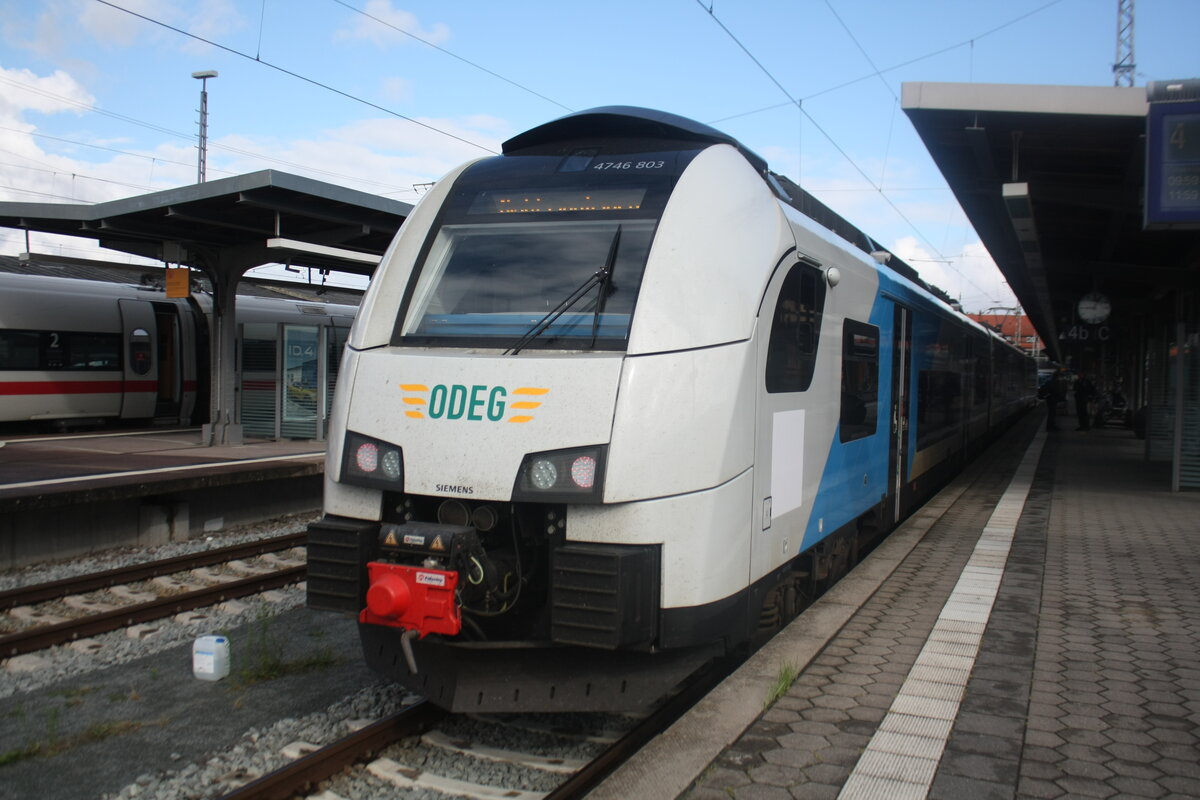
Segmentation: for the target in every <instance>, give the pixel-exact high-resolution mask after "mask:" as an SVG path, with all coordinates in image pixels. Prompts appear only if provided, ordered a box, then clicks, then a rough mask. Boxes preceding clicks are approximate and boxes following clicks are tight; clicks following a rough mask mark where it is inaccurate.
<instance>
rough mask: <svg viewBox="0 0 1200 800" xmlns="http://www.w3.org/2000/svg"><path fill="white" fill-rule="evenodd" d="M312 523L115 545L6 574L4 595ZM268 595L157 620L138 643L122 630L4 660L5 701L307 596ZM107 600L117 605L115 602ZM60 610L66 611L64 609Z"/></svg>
mask: <svg viewBox="0 0 1200 800" xmlns="http://www.w3.org/2000/svg"><path fill="white" fill-rule="evenodd" d="M314 518H315V515H312V514H305V515H294V516H288V517H283V518H280V519H276V520H269V521H266V522H261V523H256V524H254V525H245V526H240V527H238V528H234V529H230V530H229V531H228V532H226V533H222V534H213V535H207V536H205V537H204V538H202V539H193V540H190V541H187V542H172V543H170V544H165V545H161V546H159V547H154V548H114V549H112V550H108V551H105V552H103V553H100V554H96V555H92V556H88V557H86V558H83V559H78V560H72V561H67V562H62V563H55V564H39V565H36V566H30V567H24V568H21V569H15V570H8V571H6V572H3V573H0V590H6V589H14V588H17V587H21V586H29V585H32V584H37V583H47V582H50V581H56V580H62V579H64V578H70V577H75V576H77V575H85V574H89V573H92V572H101V571H104V570H110V569H117V568H119V567H126V566H131V565H133V564H142V563H146V562H150V561H160V560H164V559H167V558H174V557H176V556H182V555H190V554H193V553H198V552H204V551H206V550H216V549H218V548H221V547H228V546H230V545H234V544H241V543H244V542H250V541H256V540H258V539H268V538H271V537H273V536H282V535H284V534H288V533H299V532H300V531H303V530H304V528H305V526H306V525H307V524H308V522H309V521H311V520H312V519H314ZM103 595H104V593H102V592H95V593H93V594H92V595H90V596H92V597H95V598H97V599H100V598H102V597H103ZM267 597H269V598H271V599H262V598H255V597H249V598H246V599H243V600H238V601H236V602H230V603H227V604H223V605H222V606H213V607H209V608H204V609H197V612H196V615H187V616H185V617H184V619H188V620H190V621H187V622H180V621H178V620H177V618H174V617H166V618H164V619H162V620H156V621H154V622H152V623H148V625H147V626H144V627H143V628H142V629H141V630H143V631H145V632H146V634H147V635H146V636H145V637H144V638H133V637H131V636H130V634H129V632H128V631H127V630H116V631H112V632H110V633H105V634H101V635H99V636H96V637H94V639H93V641H94V643H95V645H96V647H95V649H93V650H85V649H82V648H81V647H80V645H79V643H74V646H72V644H65V645H59V646H57V647H52V648H48V649H46V650H41V651H38V652H37V653H31V654H29V655H28V656H25V657H23V658H21V659H20V660H19V661H18V660H13V661H12V662H9V661H5V662H0V697H9V696H11V695H13V694H18V693H22V692H30V691H33V690H35V689H39V688H42V687H45V686H49V685H51V684H54V683H56V682H58V681H61V680H63V679H64V678H67V677H71V676H76V675H82V674H85V673H87V672H91V671H92V670H96V669H101V668H103V667H109V666H113V665H115V664H124V663H128V662H130V661H132V660H133V659H136V658H141V657H143V656H146V655H149V654H151V653H157V652H160V651H162V650H166V649H168V648H171V647H175V646H177V645H179V644H180V643H182V642H186V641H192V640H193V639H195V638H196V637H198V636H202V635H205V634H209V633H219V632H221V631H228V630H231V629H233V628H236V627H239V626H242V625H245V624H247V623H250V622H253V621H254V620H258V619H263V618H267V617H272V616H275V615H277V614H280V613H282V612H284V611H288V610H290V609H293V608H296V607H298V606H300V605H303V603H304V592H303V590H301V589H299V588H298V587H296V586H291V587H285V588H283V589H280V590H278V591H277V593H274V594H269V595H267ZM109 600H110V602H111V598H109ZM48 607H50V608H56V607H57V605H56V604H48ZM61 610H62V611H64V612H67V609H66V608H65V607H64V608H63V609H61ZM197 615H202V616H197Z"/></svg>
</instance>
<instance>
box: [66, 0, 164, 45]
mask: <svg viewBox="0 0 1200 800" xmlns="http://www.w3.org/2000/svg"><path fill="white" fill-rule="evenodd" d="M122 6H123V7H124V8H127V9H129V10H130V11H132V12H134V13H136V14H141V15H142V16H145V17H149V18H151V19H157V20H161V21H162V22H167V23H171V24H175V23H177V22H179V21H180V16H181V15H180V14H179V13H178V12H177V10H176V8H175V5H174V4H173V3H171V2H169V0H124V2H123V3H122ZM46 13H47V14H55V13H62V9H54V10H51V11H48V12H46ZM77 18H78V20H79V24H80V25H82V26H83V28H84V29H85V30H86V31H87V32H88V33H90V34H91V35H92V36H93V37H94V38H95V39H96V41H98V42H101V43H103V44H105V45H108V46H109V47H129V46H131V45H132V44H133V43H134V42H136V41H137V39H138V37H139V36H141V35H142V34H143V33H144V32H145V31H146V29H147V23H146V21H145V20H143V19H139V18H138V17H135V16H134V15H133V14H128V13H126V12H124V11H119V10H118V9H115V8H113V7H111V6H106V5H103V4H101V3H84V4H82V6H81V7H80V8H79V9H78V17H77Z"/></svg>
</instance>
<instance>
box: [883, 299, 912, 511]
mask: <svg viewBox="0 0 1200 800" xmlns="http://www.w3.org/2000/svg"><path fill="white" fill-rule="evenodd" d="M893 309H894V315H893V318H892V431H891V443H890V445H889V447H888V475H890V476H891V487H890V494H891V497H892V509H891V514H892V523H893V524H894V523H896V522H899V521H900V520H901V519H902V518H903V517H904V516H905V514H906V513H907V510H908V506H909V504H910V503H911V499H910V498H909V497H908V495H909V494H910V493H909V491H908V488H907V486H908V483H907V481H906V480H905V476H906V475H907V474H908V469H909V463H910V458H911V455H912V454H911V453H910V452H909V450H910V448H909V435H908V431H909V427H910V420H909V408H910V387H911V386H912V312H911V311H909V309H907V308H905V307H904V306H902V305H899V304H896V305H894V306H893Z"/></svg>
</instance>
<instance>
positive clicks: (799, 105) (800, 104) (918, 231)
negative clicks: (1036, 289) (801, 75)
mask: <svg viewBox="0 0 1200 800" xmlns="http://www.w3.org/2000/svg"><path fill="white" fill-rule="evenodd" d="M1061 1H1062V0H1051V2H1050V3H1048V4H1047V5H1045V6H1043V8H1048V7H1049V6H1052V5H1055V4H1056V3H1059V2H1061ZM696 2H697V4H699V5H700V7H701V8H703V9H704V10H705V11H706V12H707V13H708V15H709V18H710V19H712V20H713V21H714V22H715V23H716V24H717V25H718V26H719V27H720V28H721V30H722V31H724V32H725V33H726V35H727V36H729V38H730V39H731V40H732V41H733V42H734V43H735V44H736V45H737V46H738V47H739V48H740V49H741V50H742V52H744V53H745V54H746V55H747V56H748V57H749V58H750V60H751V61H753V62H754V64H755V66H757V67H758V68H759V69H760V70H761V71H762V72H763V74H765V75H766V76H767V77H768V78H769V79H770V81H771V82H772V83H773V84H774V85H775V86H776V88H778V89H779V91H780V92H782V93H783V95H784V96H785V97H787V98H788V100H789V103H787V104H783V103H781V104H778V105H776V106H773V108H781V107H783V106H784V105H795V106H796V108H797V109H798V110H799V111H800V113H801V114H802V115H803V117H804V119H806V120H808V121H809V123H811V124H812V125H813V127H815V128H816V129H817V131H819V132H820V133H821V135H822V136H824V137H825V139H826V141H828V142H829V144H830V145H832V147H833V148H834V149H835V150H836V151H837V152H838V153H839V154H840V155H841V156H842V158H844V159H845V160H846V163H848V164H849V165H850V166H851V167H852V168H853V169H854V170H855V171H856V172H857V173H858V174H859V175H860V176H861V177H862V178H863V180H865V181H866V182H867V185H868V186H871V187H872V188H873V189H874V191H875V192H876V193H877V194H878V195H879V197H880V199H882V200H883V201H884V202H885V203H887V205H888V206H889V207H890V208H891V209H892V210H893V211H894V212H895V213H896V215H897V216H898V217H900V219H902V220H904V223H905V224H906V225H907V226H908V227H909V228H910V229H911V230H912V231H913V232H914V233H915V234H916V235H917V237H918V238H919V239H920V240H921V241H922V242H924V243H925V245H926V246H927V247H929V248H930V249H931V250H932V251H933V253H934V254H935V255H937V256H938V259H937V260H940V261H946V263H948V264H949V267H950V269H952V270H953V271H954V272H955V274H957V275H958V276H959V278H961V279H962V280H964V281H966V282H967V283H969V284H970V285H971V286H972V287H974V288H975V290H976V291H978V292H979V293H980V294H982V295H984V296H987V295H988V292H987V290H985V289H984V288H983V287H981V286H979V284H977V283H975V281H973V280H971V279H970V278H969V277H968V276H967V275H965V274H964V273H963V272H962V270H960V269H959V268H958V267H957V266H956V265H955V264H954V263H953V262H951V261H949V260H948V259H944V258H943V257H942V255H941V252H940V250H939V248H938V247H937V245H935V244H934V243H933V242H932V240H930V239H929V237H928V236H926V235H925V233H924V232H923V231H922V230H921V229H920V228H918V227H917V225H916V224H915V223H914V222H913V221H912V220H911V219H909V218H908V216H907V215H906V214H905V213H904V212H903V211H902V210H901V209H900V207H899V206H897V205H896V203H895V202H894V201H893V200H892V199H891V198H890V197H888V195H887V193H886V192H884V191H883V188H882V183H881V184H880V185H879V186H876V185H875V183H874V182H873V181H872V180H871V178H870V176H869V175H867V173H866V172H865V171H864V170H863V169H862V167H860V166H859V165H858V163H857V162H856V161H855V160H854V159H853V158H851V157H850V154H849V153H847V152H846V150H845V149H844V148H843V147H842V146H841V145H840V144H839V143H838V142H837V140H835V139H834V138H833V137H832V136H831V135H830V134H829V132H828V131H826V130H825V129H824V128H823V127H822V126H821V124H820V123H819V122H817V120H816V119H815V118H814V117H813V116H812V114H811V113H810V112H809V111H808V109H806V108H804V105H803V100H804V98H798V97H793V96H792V94H791V93H790V92H789V91H788V90H787V89H786V88H785V87H784V86H783V84H782V83H780V81H779V80H778V79H777V78H776V77H775V76H774V75H773V74H772V73H771V71H770V70H768V69H767V68H766V67H765V66H764V65H763V63H762V62H761V61H759V59H758V58H757V57H756V56H755V55H754V54H753V53H752V52H751V51H750V49H749V48H748V47H746V45H745V44H743V43H742V42H741V41H740V40H739V39H738V38H737V36H736V35H735V34H734V33H733V32H732V31H731V30H730V29H729V28H728V27H727V26H726V25H725V24H724V23H723V22H721V20H720V19H719V18H718V17H717V16H716V14H715V12H714V11H713V8H712V5H711V4H709V5H705V4H704V2H703V0H696ZM831 10H832V9H831ZM1032 13H1036V12H1029V14H1032ZM1029 14H1025V15H1023V16H1022V17H1019V18H1018V19H1017V20H1014V21H1010V22H1009V23H1005V25H1002V26H999V27H997V28H995V29H993V31H995V30H999V29H1000V28H1003V27H1007V26H1008V25H1010V24H1013V22H1015V21H1019V20H1020V19H1023V18H1024V17H1027V16H1029ZM834 16H835V17H836V18H837V20H838V22H839V23H840V24H842V26H843V28H845V23H843V22H842V20H841V18H840V17H838V16H837V14H836V13H835V14H834ZM847 33H849V29H848V28H847ZM851 38H852V39H853V38H854V37H853V34H851ZM855 43H856V44H857V40H855ZM859 49H860V50H861V49H862V48H861V45H860V46H859ZM864 55H865V53H864ZM867 62H868V64H871V66H872V68H873V69H874V71H873V72H872V73H871V74H870V75H868V76H866V77H867V78H870V77H874V76H875V75H879V76H880V78H881V79H882V74H881V73H880V70H878V69H877V68H875V66H874V63H873V62H872V61H871V60H870V58H869V57H868V58H867ZM893 97H895V93H894V92H893Z"/></svg>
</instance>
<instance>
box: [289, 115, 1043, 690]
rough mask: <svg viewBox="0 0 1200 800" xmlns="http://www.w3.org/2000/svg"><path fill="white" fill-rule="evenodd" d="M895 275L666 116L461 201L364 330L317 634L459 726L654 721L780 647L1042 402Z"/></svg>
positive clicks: (429, 211) (523, 138) (733, 156)
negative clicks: (792, 629)
mask: <svg viewBox="0 0 1200 800" xmlns="http://www.w3.org/2000/svg"><path fill="white" fill-rule="evenodd" d="M818 220H820V221H818ZM878 250H880V248H878V247H877V246H876V245H874V243H873V242H871V241H870V240H869V239H867V238H866V237H865V236H864V235H863V234H861V233H860V232H858V231H857V230H855V229H854V228H852V227H851V226H849V225H848V224H847V223H845V222H844V221H843V220H841V219H840V218H838V217H836V215H834V214H832V212H829V211H828V209H825V208H824V207H822V206H820V204H819V203H817V202H816V201H815V200H813V199H812V198H811V197H810V196H808V195H807V194H805V193H804V192H802V191H801V190H800V189H799V187H797V186H795V185H794V184H791V183H790V182H788V181H786V179H783V178H781V177H779V176H777V175H774V174H773V173H771V172H769V170H768V169H767V165H766V164H765V163H764V162H763V160H762V159H760V158H759V157H758V156H756V155H754V154H753V153H751V152H749V151H747V150H746V149H745V148H744V147H742V146H741V145H740V144H739V143H738V142H737V141H735V140H733V139H731V138H730V137H728V136H726V135H724V134H722V133H720V132H718V131H716V130H713V129H711V128H709V127H707V126H705V125H702V124H699V123H696V122H693V121H691V120H687V119H684V118H681V117H677V116H674V115H671V114H665V113H661V112H655V111H648V110H645V109H636V108H628V107H607V108H599V109H594V110H591V111H585V112H581V113H577V114H572V115H569V116H567V117H564V118H562V119H559V120H557V121H554V122H550V123H548V124H546V125H543V126H540V127H538V128H535V129H533V130H530V131H528V132H526V133H523V134H521V135H519V136H516V137H515V138H513V139H511V140H509V141H508V142H506V143H505V144H504V147H503V154H502V155H499V156H496V157H490V158H484V159H482V160H479V161H475V162H473V163H469V164H467V165H464V166H462V167H460V168H459V169H457V170H455V171H453V172H452V173H450V174H449V175H447V176H446V177H445V178H443V179H442V180H441V181H439V182H438V183H437V184H436V185H435V186H434V187H433V189H432V190H431V191H430V192H429V193H428V194H427V195H426V196H425V198H423V200H422V202H421V203H420V205H419V206H418V207H417V208H416V209H414V211H413V213H412V215H411V216H410V217H409V219H408V221H407V222H406V223H405V225H404V227H403V229H402V230H401V231H400V233H399V235H398V236H397V238H396V240H395V241H394V242H393V243H392V245H391V247H390V249H389V250H388V252H387V254H386V255H385V256H384V259H383V263H382V264H381V266H380V268H379V270H378V272H377V273H376V275H375V278H374V279H373V281H372V284H371V287H370V289H369V290H368V292H367V294H366V296H365V298H364V302H363V306H362V311H361V312H360V314H359V316H358V318H357V319H356V321H355V323H354V327H353V329H352V331H351V334H350V340H349V344H348V349H347V351H346V354H345V360H344V362H343V365H342V374H341V379H340V382H339V385H338V387H337V394H336V399H335V402H334V410H333V420H332V425H331V433H330V447H329V452H328V457H327V462H326V479H325V499H324V516H323V518H322V519H321V520H320V521H319V522H317V523H314V524H313V525H312V526H311V527H310V529H309V577H308V604H309V605H310V606H311V607H314V608H321V609H329V610H340V611H343V612H349V613H352V614H354V615H356V616H357V617H358V619H359V627H360V633H361V638H362V642H363V648H364V653H365V657H366V660H367V662H368V663H369V664H370V666H371V667H372V668H374V669H375V670H377V671H379V672H382V673H384V674H386V675H390V676H392V677H393V678H394V679H396V680H398V681H400V682H402V683H404V684H406V685H409V686H411V687H413V688H414V689H416V690H419V691H421V692H424V693H425V694H426V695H427V696H428V697H429V698H430V699H431V700H432V701H434V702H435V703H437V704H439V705H442V706H445V707H447V708H451V709H454V710H486V711H497V710H563V709H575V710H587V709H628V708H635V707H638V706H640V705H642V704H644V703H645V702H646V701H647V700H649V699H652V698H654V697H656V696H658V695H659V694H661V693H662V692H663V691H664V690H665V689H666V688H668V687H670V686H671V685H672V684H674V683H675V682H677V681H678V680H679V678H680V677H681V676H683V675H684V674H685V673H687V672H688V671H690V670H692V669H694V668H696V666H697V665H698V664H700V663H702V662H704V661H705V660H706V659H709V658H711V657H713V656H714V655H717V654H720V653H724V652H728V651H731V650H735V649H738V648H741V647H745V646H747V645H751V646H752V645H753V644H754V643H755V642H758V641H761V640H762V638H763V637H765V636H769V635H770V634H771V633H772V632H773V631H774V630H776V629H778V628H779V627H780V626H781V625H782V624H784V623H786V622H787V621H788V620H790V619H791V618H792V617H794V616H795V615H796V614H797V613H798V611H799V610H800V609H801V608H802V607H803V606H804V605H805V603H806V602H807V601H809V600H811V599H812V598H813V597H814V596H815V595H816V594H818V593H819V592H820V591H822V590H823V588H824V587H825V586H827V585H829V583H831V582H832V581H833V580H835V579H836V578H837V577H838V576H839V575H840V574H842V573H844V572H845V571H846V570H847V569H848V568H849V567H850V566H851V565H852V564H853V562H854V561H855V560H856V558H857V557H858V554H859V553H860V552H861V548H862V547H863V546H864V545H866V544H867V543H868V542H869V540H871V539H873V538H874V537H876V536H878V535H879V534H880V533H881V532H883V531H885V530H887V529H890V528H891V527H892V526H893V525H894V523H895V522H896V521H897V520H899V519H901V518H902V517H904V516H905V515H906V514H908V513H909V512H910V511H911V510H912V509H913V508H914V507H915V506H916V504H917V503H918V502H919V501H920V500H921V499H922V498H923V497H926V496H927V495H928V493H929V491H930V490H931V489H933V488H935V487H936V486H937V485H938V484H939V483H940V482H941V481H943V480H944V479H945V478H946V477H947V476H949V475H950V474H952V473H953V471H954V470H956V469H957V468H958V467H959V466H960V465H961V464H962V462H963V460H964V458H965V457H966V456H967V455H968V454H969V453H970V452H971V451H972V450H973V449H974V448H975V447H977V446H978V444H979V443H980V442H982V441H983V440H984V438H985V437H986V436H987V435H988V434H989V433H991V432H993V431H995V430H996V429H998V428H999V427H1000V426H1002V425H1003V424H1004V423H1005V422H1006V421H1008V420H1010V419H1011V418H1012V417H1013V416H1014V415H1015V414H1017V413H1018V412H1020V411H1021V410H1023V409H1025V408H1027V407H1028V406H1029V405H1030V404H1031V402H1032V391H1033V383H1034V370H1033V365H1032V363H1031V362H1029V361H1028V360H1027V359H1026V358H1024V357H1023V356H1022V355H1021V354H1020V353H1019V351H1017V350H1016V349H1015V348H1013V347H1011V346H1010V345H1008V344H1007V343H1005V342H1003V341H1002V340H1000V339H998V338H997V337H996V336H994V335H992V334H990V333H989V332H988V331H986V330H985V329H983V328H982V327H980V326H979V325H977V324H975V323H974V322H972V321H971V320H969V319H967V318H966V317H964V316H962V315H961V314H959V313H958V312H956V311H955V310H953V309H952V308H951V307H950V305H949V304H948V303H947V302H944V301H943V300H941V299H938V297H936V296H935V293H934V292H933V291H931V290H930V289H929V287H926V286H925V285H924V284H922V283H921V282H920V280H919V279H918V278H917V277H916V275H915V273H912V272H911V270H910V269H909V268H907V267H906V266H905V265H903V264H900V263H899V262H898V260H897V259H891V260H890V264H887V265H885V264H884V263H882V262H885V261H887V260H888V259H887V257H886V254H884V253H882V252H876V253H875V254H874V256H872V254H871V251H878Z"/></svg>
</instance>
